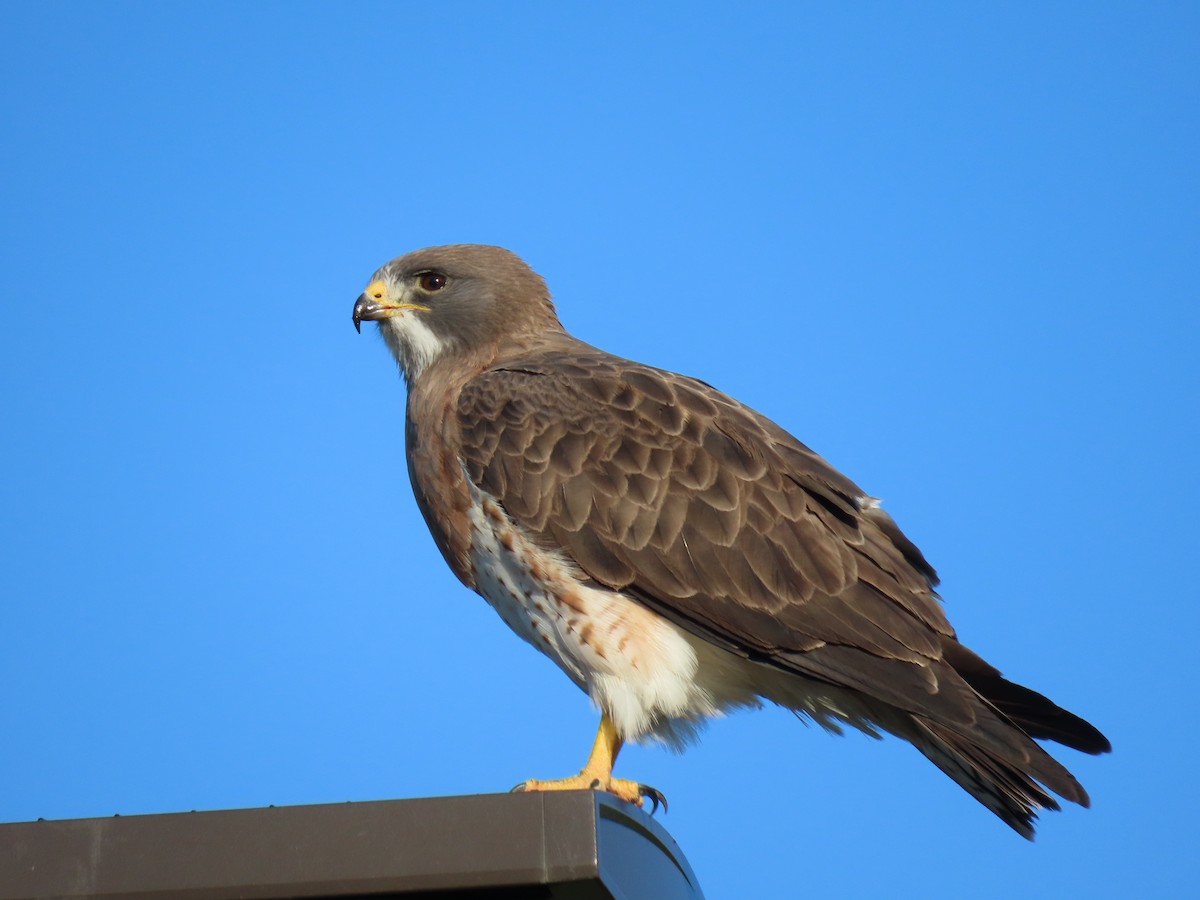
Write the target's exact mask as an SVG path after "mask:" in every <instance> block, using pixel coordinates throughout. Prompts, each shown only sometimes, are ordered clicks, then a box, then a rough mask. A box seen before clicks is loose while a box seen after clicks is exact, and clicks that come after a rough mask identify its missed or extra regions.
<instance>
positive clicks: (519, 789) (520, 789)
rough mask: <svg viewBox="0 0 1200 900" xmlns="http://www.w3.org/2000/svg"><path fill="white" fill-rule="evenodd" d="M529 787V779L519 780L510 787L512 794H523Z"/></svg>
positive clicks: (509, 790)
mask: <svg viewBox="0 0 1200 900" xmlns="http://www.w3.org/2000/svg"><path fill="white" fill-rule="evenodd" d="M528 789H529V782H528V781H519V782H517V783H516V784H514V785H513V786H512V787H510V788H509V789H508V792H509V793H510V794H523V793H525V791H527V790H528Z"/></svg>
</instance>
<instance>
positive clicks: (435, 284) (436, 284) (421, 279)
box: [417, 272, 446, 292]
mask: <svg viewBox="0 0 1200 900" xmlns="http://www.w3.org/2000/svg"><path fill="white" fill-rule="evenodd" d="M417 284H419V285H420V286H421V290H423V291H430V292H433V291H440V290H441V289H442V288H444V287H445V286H446V276H445V275H443V274H442V273H441V272H422V273H421V274H420V275H418V276H417Z"/></svg>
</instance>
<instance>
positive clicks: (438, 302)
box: [353, 244, 1110, 838]
mask: <svg viewBox="0 0 1200 900" xmlns="http://www.w3.org/2000/svg"><path fill="white" fill-rule="evenodd" d="M353 319H354V325H355V327H356V328H360V327H361V323H362V321H364V320H373V321H376V322H377V323H378V325H379V330H380V333H381V334H382V335H383V339H384V341H385V342H386V344H387V346H388V348H389V349H390V350H391V352H392V354H393V355H394V356H395V358H396V361H397V362H398V363H399V366H400V370H401V372H402V374H403V377H404V380H405V382H406V383H407V388H408V403H407V423H406V429H405V439H406V448H407V461H408V471H409V476H410V479H411V481H412V487H413V491H414V493H415V494H416V500H417V504H418V506H419V507H420V509H421V512H422V514H423V515H424V517H425V521H426V523H427V524H428V526H429V530H430V531H431V532H432V535H433V539H434V541H435V542H436V544H437V546H438V549H439V550H441V552H442V555H443V556H444V557H445V559H446V562H447V563H448V564H449V566H450V568H451V569H453V570H454V574H455V575H457V576H458V578H459V579H460V580H461V581H462V582H463V584H465V585H466V586H467V587H469V588H471V589H473V590H474V591H476V592H477V593H479V594H480V595H482V596H483V597H484V599H486V600H487V601H488V603H489V604H491V605H492V607H494V608H495V610H496V611H497V612H498V613H499V614H500V617H501V618H502V619H504V621H505V622H506V623H507V624H508V626H509V627H510V628H512V630H513V631H515V632H516V633H517V634H518V635H520V636H521V637H522V638H524V639H525V640H526V641H528V642H529V643H530V644H532V645H533V646H534V647H536V648H537V649H538V650H540V651H541V652H542V653H544V654H546V655H547V656H548V657H550V659H552V660H553V661H554V662H555V663H557V664H558V666H559V668H561V669H562V670H563V671H564V672H565V673H566V674H567V676H568V677H569V678H570V679H571V680H572V681H574V682H575V684H577V685H578V686H579V687H580V688H581V689H582V690H583V691H584V692H585V693H586V694H587V695H588V696H589V697H590V698H591V700H592V701H593V703H594V704H595V705H596V707H597V708H598V709H599V711H600V726H599V729H598V732H597V735H596V739H595V743H594V745H593V747H592V750H591V754H590V756H589V757H588V760H587V763H586V764H585V765H584V767H583V769H582V770H581V771H580V772H579V774H578V775H574V776H572V777H569V778H565V779H560V780H557V781H536V780H531V781H527V782H525V783H524V785H522V786H519V787H522V788H523V789H525V790H567V789H576V788H591V789H595V790H604V791H609V792H611V793H613V794H615V795H616V796H618V797H621V798H623V799H624V800H627V801H629V802H631V803H635V804H638V805H641V804H642V802H643V797H647V798H651V799H653V800H654V802H655V806H657V803H658V801H659V800H660V799H661V795H659V794H658V792H657V791H654V790H653V789H652V788H649V787H647V786H645V785H642V784H639V783H637V782H634V781H629V780H626V779H621V778H615V777H613V774H612V770H613V764H614V762H615V760H616V758H617V754H618V752H619V751H620V749H621V746H622V744H623V743H624V742H626V741H630V740H637V739H641V738H651V739H658V740H661V741H663V742H665V743H667V744H668V745H671V746H674V747H676V748H680V747H682V746H683V745H684V744H686V743H687V742H688V741H689V740H690V739H691V738H693V737H694V736H695V734H696V732H697V729H698V727H699V726H700V725H701V724H702V723H703V721H704V720H705V719H707V718H709V717H712V716H716V715H719V714H720V713H722V712H724V711H727V710H731V709H735V708H738V707H754V706H759V705H760V704H761V702H762V701H763V700H768V701H770V702H772V703H776V704H779V705H780V706H783V707H786V708H787V709H790V710H793V711H794V712H795V713H796V714H798V715H800V716H802V717H808V718H810V719H812V720H813V721H815V722H817V723H819V724H820V725H822V726H824V727H825V728H827V729H829V730H831V731H834V732H839V733H840V730H841V726H842V725H849V726H852V727H854V728H857V729H860V730H862V731H864V732H866V733H868V734H871V735H874V736H878V734H879V732H880V731H886V732H890V733H892V734H894V735H897V736H899V737H901V738H903V739H904V740H907V741H909V742H910V743H912V744H913V745H914V746H915V747H916V748H917V749H918V750H919V751H920V752H921V753H923V754H924V755H925V756H926V757H928V758H929V759H930V760H931V761H932V762H933V763H934V765H936V766H938V768H940V769H941V770H942V771H943V772H945V773H946V774H947V775H949V776H950V777H951V778H952V779H954V780H955V781H956V782H957V783H958V784H959V785H961V786H962V787H963V788H964V789H966V791H967V792H968V793H970V794H971V795H972V796H974V797H975V798H976V799H977V800H979V801H980V802H981V803H982V804H983V805H984V806H986V807H987V808H988V809H990V810H992V812H994V813H995V814H996V815H997V816H999V817H1000V818H1001V819H1003V820H1004V821H1005V822H1006V823H1008V825H1010V826H1011V827H1012V828H1014V829H1015V830H1016V831H1018V832H1019V833H1020V834H1022V835H1024V836H1025V837H1030V838H1031V837H1032V835H1033V821H1034V819H1035V817H1036V811H1037V810H1038V809H1039V808H1044V809H1058V808H1059V807H1058V804H1057V801H1056V800H1055V799H1054V797H1053V796H1052V795H1051V792H1053V794H1057V795H1059V796H1060V797H1062V798H1065V799H1066V800H1070V801H1072V802H1075V803H1078V804H1081V805H1083V806H1087V805H1088V796H1087V793H1086V792H1085V791H1084V789H1083V787H1082V786H1081V785H1080V784H1079V783H1078V782H1077V781H1076V780H1075V778H1074V777H1073V776H1072V775H1071V773H1070V772H1068V771H1067V769H1066V768H1065V767H1064V766H1063V765H1062V764H1060V763H1059V762H1058V761H1057V760H1055V759H1054V758H1053V757H1052V756H1050V754H1048V753H1047V752H1046V751H1045V750H1043V749H1042V747H1041V746H1040V745H1039V744H1037V743H1036V742H1035V741H1034V738H1038V739H1049V740H1053V741H1057V742H1058V743H1060V744H1064V745H1066V746H1068V747H1073V748H1075V749H1078V750H1082V751H1084V752H1087V753H1103V752H1106V751H1108V750H1109V749H1110V745H1109V742H1108V740H1107V739H1106V738H1105V737H1104V736H1103V735H1102V734H1101V733H1100V732H1099V731H1098V730H1097V729H1096V728H1094V727H1093V726H1092V725H1090V724H1089V723H1088V722H1086V721H1084V720H1083V719H1081V718H1079V717H1078V716H1075V715H1073V714H1072V713H1069V712H1067V711H1066V710H1064V709H1062V708H1061V707H1059V706H1057V705H1055V704H1054V703H1053V702H1051V701H1050V700H1049V699H1047V698H1046V697H1044V696H1042V695H1041V694H1038V693H1036V692H1034V691H1032V690H1030V689H1029V688H1025V687H1022V686H1020V685H1018V684H1014V683H1013V682H1010V681H1007V680H1005V679H1004V678H1003V677H1002V676H1001V674H1000V672H999V671H998V670H996V669H995V668H994V667H992V666H991V665H989V664H988V663H986V662H985V661H984V660H983V659H981V658H980V657H979V656H977V655H976V654H975V653H973V652H972V651H971V650H969V649H967V648H966V647H965V646H964V645H963V644H961V643H959V641H958V638H957V636H956V634H955V631H954V629H953V627H951V625H950V623H949V621H948V620H947V618H946V615H945V613H944V611H943V609H942V605H941V602H940V599H939V597H938V595H937V594H936V593H935V591H934V588H935V586H936V585H937V583H938V578H937V575H936V573H935V572H934V570H933V567H932V566H931V565H930V564H929V563H928V562H927V561H926V559H925V557H924V556H923V555H922V554H921V551H920V550H918V549H917V547H916V546H915V545H914V544H913V543H912V542H911V541H910V540H909V539H908V538H907V537H905V535H904V534H903V532H901V530H900V529H899V527H898V526H897V525H896V523H895V522H894V521H893V520H892V518H891V516H889V515H888V514H887V513H886V512H884V511H883V510H882V509H881V508H880V506H879V503H878V501H877V500H875V499H873V498H872V497H870V496H869V495H867V494H866V493H865V492H864V491H863V490H862V489H860V488H859V487H858V486H857V485H856V484H855V483H854V482H852V481H851V480H850V479H848V478H847V477H846V476H844V475H842V474H841V473H840V472H838V471H837V470H836V469H834V468H833V467H832V466H830V465H829V463H827V462H826V461H825V460H824V459H822V458H821V457H820V456H818V455H817V454H816V453H814V452H813V451H812V450H810V449H809V448H808V447H807V446H805V445H804V444H802V443H801V442H800V441H798V440H797V439H796V438H794V437H793V436H792V435H791V434H789V433H788V432H787V431H785V430H784V429H783V428H781V427H779V426H778V425H776V424H775V423H774V422H772V421H771V420H769V419H768V418H766V417H765V416H763V415H762V414H760V413H758V412H755V411H754V410H753V409H750V408H749V407H747V406H746V405H744V404H742V403H739V402H738V401H737V400H734V399H733V398H732V397H729V396H727V395H726V394H723V393H721V392H720V391H718V390H716V389H715V388H713V387H711V386H710V385H708V384H706V383H704V382H703V381H698V380H697V379H695V378H688V377H686V376H683V375H677V374H674V373H672V372H666V371H663V370H661V369H656V368H653V367H651V366H648V365H643V364H641V363H637V362H632V361H630V360H626V359H621V358H619V357H616V356H613V355H611V354H609V353H605V352H604V351H603V350H599V349H597V348H595V347H592V346H590V345H588V344H585V343H584V342H583V341H580V340H578V339H577V338H575V337H573V336H571V335H570V334H568V333H567V332H566V330H565V329H564V328H563V326H562V324H561V323H560V322H559V320H558V316H557V314H556V313H555V308H554V304H553V303H552V302H551V299H550V293H549V291H548V290H547V288H546V284H545V282H544V281H543V280H542V278H541V277H540V276H539V275H537V274H536V273H535V272H534V271H533V270H532V269H531V268H530V267H529V266H528V265H527V264H526V263H525V262H523V261H522V260H521V259H520V258H519V257H517V256H516V255H514V254H513V253H511V252H509V251H507V250H505V249H503V248H500V247H492V246H485V245H477V244H456V245H450V246H444V247H429V248H426V249H424V250H417V251H414V252H412V253H409V254H407V255H405V256H400V257H398V258H396V259H394V260H392V261H391V262H389V263H387V264H386V265H384V266H383V267H382V268H380V269H379V270H378V271H376V272H375V274H374V275H373V276H372V277H371V279H370V283H369V284H368V285H367V288H366V290H365V291H364V292H363V294H362V295H361V296H360V297H359V298H358V300H357V302H356V303H355V304H354V313H353Z"/></svg>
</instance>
